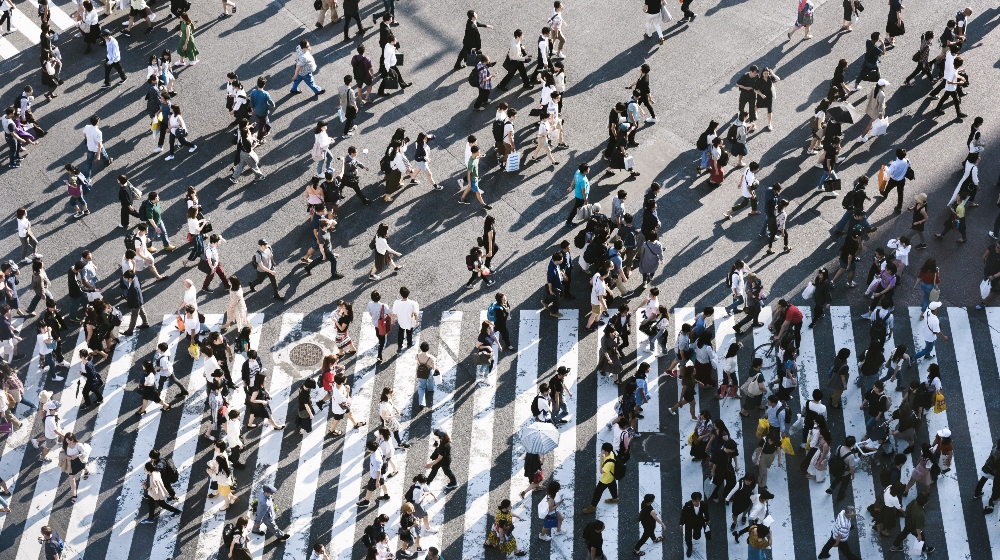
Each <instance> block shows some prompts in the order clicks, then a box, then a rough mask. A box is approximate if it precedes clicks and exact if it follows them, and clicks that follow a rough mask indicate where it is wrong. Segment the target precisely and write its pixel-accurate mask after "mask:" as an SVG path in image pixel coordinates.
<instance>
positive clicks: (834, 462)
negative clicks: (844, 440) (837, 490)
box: [827, 447, 847, 476]
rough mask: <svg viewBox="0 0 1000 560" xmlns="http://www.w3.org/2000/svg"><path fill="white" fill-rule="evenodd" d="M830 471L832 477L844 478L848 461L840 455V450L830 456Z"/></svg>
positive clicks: (828, 464)
mask: <svg viewBox="0 0 1000 560" xmlns="http://www.w3.org/2000/svg"><path fill="white" fill-rule="evenodd" d="M827 467H828V468H829V469H830V476H843V475H844V473H845V472H846V471H847V461H845V460H844V458H843V457H842V456H841V455H840V448H839V447H838V448H837V450H836V451H834V452H833V453H831V454H830V461H829V462H828V463H827Z"/></svg>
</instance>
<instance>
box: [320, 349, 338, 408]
mask: <svg viewBox="0 0 1000 560" xmlns="http://www.w3.org/2000/svg"><path fill="white" fill-rule="evenodd" d="M337 360H338V358H337V355H336V354H327V355H326V356H324V357H323V367H322V368H320V371H321V372H322V373H321V374H320V384H321V385H322V386H323V390H324V391H326V395H324V396H323V398H322V399H320V400H318V401H316V406H317V407H318V408H319V409H320V410H323V405H324V404H325V403H326V402H327V401H329V400H330V397H331V392H332V391H333V378H334V377H335V376H336V375H337V372H340V371H343V370H344V366H342V365H340V364H338V363H337Z"/></svg>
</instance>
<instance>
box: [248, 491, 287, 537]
mask: <svg viewBox="0 0 1000 560" xmlns="http://www.w3.org/2000/svg"><path fill="white" fill-rule="evenodd" d="M277 492H278V491H277V490H275V489H274V487H273V486H271V485H269V484H265V485H264V486H263V487H261V489H260V493H259V494H258V495H257V513H256V515H255V517H254V519H253V529H251V531H252V532H253V534H255V535H262V536H266V535H267V529H268V528H270V529H271V531H273V532H274V536H275V537H276V538H277V539H278V541H279V542H283V541H287V540H288V538H289V537H291V535H289V534H288V533H285V532H283V531H282V530H281V529H279V528H278V526H277V525H276V523H277V519H276V518H277V514H276V513H275V511H274V495H275V494H276V493H277ZM261 525H263V526H264V527H263V530H262V529H261Z"/></svg>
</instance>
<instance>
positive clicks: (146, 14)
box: [122, 0, 156, 37]
mask: <svg viewBox="0 0 1000 560" xmlns="http://www.w3.org/2000/svg"><path fill="white" fill-rule="evenodd" d="M124 5H125V4H124V3H123V4H122V6H124ZM128 6H129V12H128V27H127V28H126V29H125V30H123V31H122V35H125V36H126V37H131V36H132V25H133V24H134V23H135V20H136V18H141V19H145V20H146V34H147V35H149V34H150V33H151V32H152V31H153V19H154V18H156V14H155V13H153V11H152V10H151V9H150V8H149V6H147V5H146V1H145V0H130V1H129V3H128Z"/></svg>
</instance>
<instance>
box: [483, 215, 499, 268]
mask: <svg viewBox="0 0 1000 560" xmlns="http://www.w3.org/2000/svg"><path fill="white" fill-rule="evenodd" d="M496 223H497V219H496V218H494V217H493V216H490V215H489V214H487V215H486V219H485V220H484V221H483V236H482V237H480V238H479V240H478V241H479V246H480V247H482V248H483V252H484V253H485V254H484V255H483V259H484V263H485V265H486V268H488V269H490V270H491V271H492V270H493V257H494V256H495V255H496V252H497V250H498V249H499V248H500V247H498V246H497V232H496V228H495V227H494V226H495V225H496Z"/></svg>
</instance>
